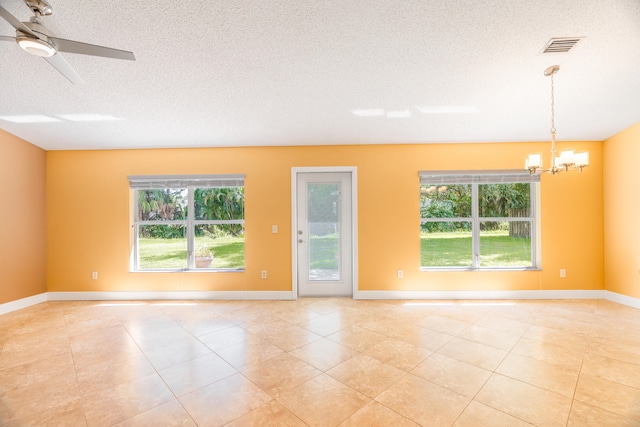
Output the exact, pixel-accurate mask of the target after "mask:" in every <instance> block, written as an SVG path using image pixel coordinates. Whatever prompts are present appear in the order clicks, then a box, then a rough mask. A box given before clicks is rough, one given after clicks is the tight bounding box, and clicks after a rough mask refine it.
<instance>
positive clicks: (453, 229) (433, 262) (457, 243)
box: [420, 221, 473, 267]
mask: <svg viewBox="0 0 640 427" xmlns="http://www.w3.org/2000/svg"><path fill="white" fill-rule="evenodd" d="M430 226H433V227H431V229H430ZM471 245H472V241H471V222H469V221H462V222H453V221H452V222H435V223H425V224H423V230H422V232H421V233H420V251H421V253H420V258H421V266H422V267H471V265H472V261H473V259H472V256H471V254H472V251H471V248H472V246H471Z"/></svg>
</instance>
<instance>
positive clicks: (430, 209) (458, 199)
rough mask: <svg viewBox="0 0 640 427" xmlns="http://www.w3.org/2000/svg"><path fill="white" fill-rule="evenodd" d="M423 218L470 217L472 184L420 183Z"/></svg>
mask: <svg viewBox="0 0 640 427" xmlns="http://www.w3.org/2000/svg"><path fill="white" fill-rule="evenodd" d="M420 217H421V218H470V217H471V184H451V185H446V184H444V185H443V184H439V185H429V184H423V185H420Z"/></svg>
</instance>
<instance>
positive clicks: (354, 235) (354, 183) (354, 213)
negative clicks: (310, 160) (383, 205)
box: [291, 166, 358, 300]
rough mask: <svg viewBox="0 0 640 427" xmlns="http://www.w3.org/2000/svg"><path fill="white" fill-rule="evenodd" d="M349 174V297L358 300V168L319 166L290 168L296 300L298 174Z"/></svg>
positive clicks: (293, 289) (293, 283) (293, 291)
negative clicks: (350, 285) (350, 286)
mask: <svg viewBox="0 0 640 427" xmlns="http://www.w3.org/2000/svg"><path fill="white" fill-rule="evenodd" d="M301 173H349V174H351V284H352V289H351V297H352V298H353V299H358V298H357V295H358V191H357V189H358V168H357V167H355V166H319V167H317V166H316V167H292V168H291V288H292V289H291V290H292V293H293V298H294V299H296V300H297V299H298V286H299V283H298V231H297V230H298V212H297V210H298V209H297V207H298V174H301Z"/></svg>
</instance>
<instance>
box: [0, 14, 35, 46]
mask: <svg viewBox="0 0 640 427" xmlns="http://www.w3.org/2000/svg"><path fill="white" fill-rule="evenodd" d="M0 16H2V17H3V18H4V20H5V21H7V22H8V23H9V24H11V26H12V27H13V28H15V29H16V30H20V31H22V32H23V33H25V34H29V35H31V36H34V37H36V38H38V35H37V34H36V33H34V32H33V31H31V29H30V28H29V27H27V26H26V25H24V24H23V23H22V22H20V21H19V20H18V18H16V17H15V16H13V15H12V14H10V13H9V11H8V10H7V9H5V8H4V7H2V6H0Z"/></svg>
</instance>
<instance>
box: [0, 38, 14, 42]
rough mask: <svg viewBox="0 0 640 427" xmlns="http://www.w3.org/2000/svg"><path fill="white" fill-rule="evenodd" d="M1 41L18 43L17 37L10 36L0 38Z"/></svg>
mask: <svg viewBox="0 0 640 427" xmlns="http://www.w3.org/2000/svg"><path fill="white" fill-rule="evenodd" d="M0 40H2V41H5V42H14V43H15V42H16V38H15V37H9V36H0Z"/></svg>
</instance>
